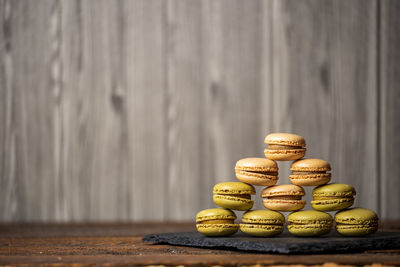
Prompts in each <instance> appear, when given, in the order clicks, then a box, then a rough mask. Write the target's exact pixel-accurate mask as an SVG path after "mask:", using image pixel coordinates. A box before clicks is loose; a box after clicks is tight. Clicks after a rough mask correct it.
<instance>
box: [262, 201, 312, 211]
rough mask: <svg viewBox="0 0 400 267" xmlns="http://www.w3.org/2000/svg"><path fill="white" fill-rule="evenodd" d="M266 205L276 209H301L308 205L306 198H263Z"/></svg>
mask: <svg viewBox="0 0 400 267" xmlns="http://www.w3.org/2000/svg"><path fill="white" fill-rule="evenodd" d="M263 204H264V207H266V208H267V209H270V210H275V211H296V210H301V209H302V208H304V206H305V205H306V201H305V200H292V199H267V198H264V199H263Z"/></svg>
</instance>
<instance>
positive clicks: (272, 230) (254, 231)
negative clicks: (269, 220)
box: [240, 223, 283, 237]
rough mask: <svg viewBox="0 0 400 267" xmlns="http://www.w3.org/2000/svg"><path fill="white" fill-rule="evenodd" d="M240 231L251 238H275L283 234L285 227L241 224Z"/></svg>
mask: <svg viewBox="0 0 400 267" xmlns="http://www.w3.org/2000/svg"><path fill="white" fill-rule="evenodd" d="M240 230H241V231H242V232H243V233H245V234H247V235H251V236H263V237H268V236H275V235H279V234H280V233H282V232H283V225H261V224H246V223H241V224H240Z"/></svg>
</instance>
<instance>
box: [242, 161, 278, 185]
mask: <svg viewBox="0 0 400 267" xmlns="http://www.w3.org/2000/svg"><path fill="white" fill-rule="evenodd" d="M235 172H236V178H238V180H239V181H242V182H244V183H248V184H253V185H263V186H268V185H274V184H276V182H277V181H278V164H277V163H276V162H275V161H273V160H270V159H266V158H244V159H241V160H239V161H238V162H236V166H235Z"/></svg>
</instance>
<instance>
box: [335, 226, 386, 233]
mask: <svg viewBox="0 0 400 267" xmlns="http://www.w3.org/2000/svg"><path fill="white" fill-rule="evenodd" d="M377 230H378V224H376V225H361V224H360V225H350V224H340V225H336V231H338V233H339V234H341V235H344V236H364V235H369V234H373V233H375V232H376V231H377Z"/></svg>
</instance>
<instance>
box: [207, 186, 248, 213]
mask: <svg viewBox="0 0 400 267" xmlns="http://www.w3.org/2000/svg"><path fill="white" fill-rule="evenodd" d="M213 193H214V196H213V200H214V203H215V204H217V205H218V206H220V207H223V208H227V209H232V210H249V209H251V208H252V207H253V204H254V201H253V200H251V195H254V194H255V193H256V189H255V188H254V186H252V185H250V184H245V183H241V182H224V183H219V184H216V185H215V186H214V189H213Z"/></svg>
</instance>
